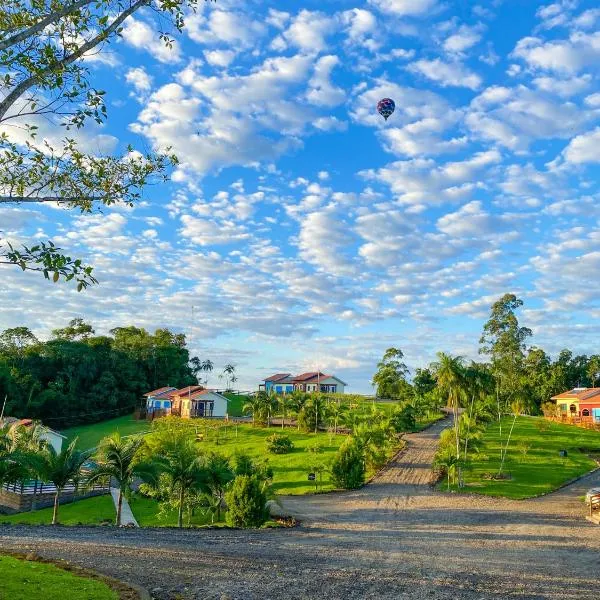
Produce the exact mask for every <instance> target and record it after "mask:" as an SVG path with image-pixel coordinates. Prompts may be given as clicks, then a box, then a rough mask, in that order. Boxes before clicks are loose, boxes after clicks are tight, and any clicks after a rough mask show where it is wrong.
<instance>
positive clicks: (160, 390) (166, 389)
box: [144, 386, 177, 398]
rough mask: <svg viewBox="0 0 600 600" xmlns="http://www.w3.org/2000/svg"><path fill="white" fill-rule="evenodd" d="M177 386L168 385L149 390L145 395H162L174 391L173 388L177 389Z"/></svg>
mask: <svg viewBox="0 0 600 600" xmlns="http://www.w3.org/2000/svg"><path fill="white" fill-rule="evenodd" d="M176 389H177V388H174V387H171V386H166V387H161V388H158V389H157V390H153V391H151V392H148V393H147V394H144V396H146V397H148V398H149V397H150V396H153V397H154V396H162V395H163V394H165V393H166V392H172V391H173V390H176Z"/></svg>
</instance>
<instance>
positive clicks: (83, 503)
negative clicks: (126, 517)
mask: <svg viewBox="0 0 600 600" xmlns="http://www.w3.org/2000/svg"><path fill="white" fill-rule="evenodd" d="M115 516H116V513H115V507H114V504H113V501H112V498H111V497H110V496H109V495H106V496H94V497H93V498H86V499H85V500H78V501H77V502H71V503H70V504H64V505H61V506H60V508H59V510H58V520H59V522H60V523H61V524H62V525H99V524H100V523H103V522H106V521H110V522H111V523H112V522H114V520H115ZM51 522H52V507H49V508H41V509H40V510H34V511H31V512H24V513H17V514H15V515H0V523H25V524H27V525H49V524H50V523H51ZM0 580H1V579H0ZM0 598H1V596H0Z"/></svg>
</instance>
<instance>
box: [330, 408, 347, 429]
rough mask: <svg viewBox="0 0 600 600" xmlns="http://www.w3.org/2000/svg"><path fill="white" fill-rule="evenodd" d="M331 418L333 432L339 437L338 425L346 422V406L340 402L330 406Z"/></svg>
mask: <svg viewBox="0 0 600 600" xmlns="http://www.w3.org/2000/svg"><path fill="white" fill-rule="evenodd" d="M328 412H329V418H330V419H331V421H332V422H333V431H334V433H335V434H336V435H337V430H338V425H339V424H340V422H341V423H343V422H344V419H345V417H346V406H345V405H344V404H342V402H341V401H340V400H338V401H337V402H332V403H331V404H330V405H329V411H328Z"/></svg>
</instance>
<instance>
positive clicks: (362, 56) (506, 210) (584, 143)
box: [0, 0, 600, 393]
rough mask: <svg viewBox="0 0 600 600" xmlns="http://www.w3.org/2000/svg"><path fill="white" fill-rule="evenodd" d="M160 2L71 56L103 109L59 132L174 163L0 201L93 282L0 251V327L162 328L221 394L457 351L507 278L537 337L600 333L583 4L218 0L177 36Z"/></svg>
mask: <svg viewBox="0 0 600 600" xmlns="http://www.w3.org/2000/svg"><path fill="white" fill-rule="evenodd" d="M156 19H157V16H156V13H154V12H151V11H149V10H147V11H142V12H138V13H136V15H135V16H134V17H133V18H130V19H129V20H128V21H127V22H126V24H125V27H124V30H123V34H122V38H121V39H119V40H118V41H116V42H114V43H112V44H111V45H109V46H107V47H105V48H104V49H103V50H102V51H101V52H100V53H96V54H94V55H92V56H90V57H88V59H87V62H88V65H89V68H90V71H91V79H92V81H93V83H94V85H96V86H97V87H99V88H101V89H104V90H106V93H107V95H106V97H107V105H108V114H109V117H108V120H107V122H106V123H105V124H104V125H102V126H88V127H86V129H85V130H84V131H83V132H82V133H80V134H79V142H80V143H81V144H82V146H83V147H85V148H86V149H87V151H89V152H93V153H99V154H100V153H108V152H123V151H124V149H125V148H126V147H127V145H128V144H132V145H133V146H135V147H136V148H138V149H140V150H142V151H147V150H155V151H164V149H165V148H167V147H171V148H172V151H173V152H174V153H175V154H177V156H178V158H179V160H180V164H179V166H178V168H177V169H176V170H175V171H174V172H173V174H172V177H171V181H170V182H168V183H165V184H161V185H156V186H152V187H151V188H149V189H147V190H146V191H145V193H144V197H143V201H142V202H140V203H139V204H138V205H137V206H136V207H135V208H133V209H129V208H123V207H116V208H110V209H104V210H103V211H102V212H95V213H94V214H91V215H82V214H79V213H76V212H73V211H67V210H65V209H64V208H60V207H56V206H44V207H36V206H35V205H27V206H26V207H25V206H4V207H2V208H0V230H2V232H3V234H2V235H3V237H4V238H6V239H9V240H11V241H13V242H16V243H18V242H26V241H31V239H33V238H35V239H44V240H45V239H52V240H53V241H54V242H55V243H56V244H58V245H59V246H61V247H62V248H63V249H64V250H65V251H67V252H68V253H69V254H70V255H72V256H77V257H80V258H84V259H85V260H86V261H88V262H89V263H90V264H92V265H93V266H94V267H95V275H96V277H97V278H98V280H99V282H100V284H99V285H98V286H95V287H94V288H93V289H88V290H86V291H83V292H81V293H77V292H76V291H75V289H74V286H72V285H70V284H65V283H61V284H51V283H48V282H46V281H44V280H43V278H42V277H40V276H39V275H37V274H34V273H21V272H20V270H17V269H12V268H2V271H1V272H0V276H1V278H2V279H1V282H2V283H1V284H0V301H1V303H2V310H1V311H0V329H4V328H7V327H14V326H17V325H27V326H28V327H30V328H31V329H32V330H33V331H34V332H35V333H36V335H38V337H40V338H41V339H44V338H45V337H47V336H48V335H49V332H50V331H51V330H52V329H53V328H56V327H59V326H63V325H65V324H66V323H67V322H68V321H69V320H70V319H72V318H74V317H83V318H84V319H86V320H88V321H90V322H91V323H92V324H93V325H94V326H95V328H96V331H97V333H106V332H107V331H108V330H109V329H111V328H113V327H117V326H125V325H136V326H139V327H145V328H148V329H150V330H153V329H155V328H157V327H168V328H171V329H173V330H175V331H177V332H184V333H186V335H187V336H188V342H189V344H190V347H191V350H192V353H193V354H196V355H198V356H199V357H200V358H202V359H207V358H210V359H211V360H212V361H213V362H214V363H215V365H216V368H217V370H218V369H220V368H221V367H222V366H223V365H224V364H226V363H227V362H231V363H233V364H235V365H236V366H237V372H238V385H239V387H240V388H241V389H255V388H256V386H257V384H258V381H259V380H260V379H262V378H264V377H265V376H268V375H270V374H273V373H277V372H290V373H297V372H302V371H307V370H316V369H317V368H319V369H320V370H322V371H324V372H327V373H333V374H335V375H337V376H338V377H340V378H341V379H343V380H344V381H346V382H347V383H348V384H349V387H348V388H347V391H348V392H361V393H369V392H371V390H372V387H371V384H370V380H371V377H372V375H373V373H374V371H375V368H376V363H377V361H378V360H379V359H380V357H381V355H382V354H383V352H384V350H385V349H386V348H387V347H390V346H395V347H399V348H401V349H402V350H403V351H404V353H405V360H406V362H407V364H408V365H409V367H410V368H411V370H413V372H414V368H416V367H419V366H425V365H426V364H427V363H429V362H430V361H432V360H434V359H435V353H436V352H437V351H445V352H450V353H452V354H461V355H464V356H465V357H468V358H477V351H478V340H479V336H480V333H481V330H482V326H483V323H484V322H485V320H486V318H487V316H488V315H489V309H490V305H491V304H492V302H494V301H495V300H496V299H497V298H499V297H500V296H502V295H503V294H504V293H506V292H512V293H515V294H517V295H518V296H519V297H520V298H522V299H523V301H524V307H523V309H521V311H520V313H519V318H520V321H521V324H523V325H526V326H528V327H530V328H531V329H533V331H534V337H533V340H532V343H534V344H536V345H538V346H541V347H543V348H544V349H545V350H546V351H548V352H549V353H551V354H552V355H554V356H555V355H556V354H557V353H558V351H559V350H560V349H562V348H564V347H569V348H571V349H572V350H573V351H574V352H575V353H593V352H598V350H599V349H598V345H597V340H598V334H599V333H600V331H599V330H600V328H599V326H598V320H599V318H600V303H599V300H598V299H599V298H600V202H599V200H600V194H599V189H600V188H599V183H598V174H599V170H600V169H599V166H600V152H599V151H598V149H599V147H600V86H599V85H598V77H599V74H600V67H599V65H600V8H598V7H597V4H596V3H595V2H586V1H577V0H562V1H558V2H554V3H547V4H546V3H544V2H534V1H533V0H496V1H491V2H490V1H488V2H481V3H479V4H478V3H477V2H473V1H467V0H454V1H451V0H448V1H443V0H367V1H363V2H359V1H356V0H353V1H351V0H327V1H326V2H325V1H321V2H317V1H316V0H304V1H303V2H297V1H295V2H292V1H279V2H265V1H262V0H261V1H258V0H245V1H243V2H242V1H241V0H218V1H217V2H216V3H206V4H205V3H204V2H200V3H199V6H198V11H197V13H196V14H192V15H189V16H188V17H187V18H186V26H185V29H184V32H183V33H182V34H178V35H175V36H174V38H175V43H174V45H173V48H172V49H168V48H165V46H164V44H163V43H162V42H161V41H160V40H159V38H158V34H157V33H156V32H157V30H158V29H159V27H160V25H159V24H157V20H156ZM383 97H390V98H393V99H394V100H395V103H396V111H395V113H394V114H393V115H392V116H391V117H390V118H389V120H388V121H387V122H386V121H384V120H383V119H382V118H381V117H380V116H379V115H378V114H377V111H376V104H377V101H378V100H379V99H381V98H383ZM9 135H17V134H15V133H14V131H13V132H9ZM62 135H64V133H63V132H62V131H61V130H60V128H57V127H55V126H53V125H52V124H51V123H47V122H43V123H40V136H41V137H46V138H47V139H49V140H50V141H52V140H57V139H59V138H60V137H61V136H62ZM213 383H215V384H216V383H217V381H214V382H213Z"/></svg>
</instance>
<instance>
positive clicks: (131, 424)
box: [61, 416, 150, 450]
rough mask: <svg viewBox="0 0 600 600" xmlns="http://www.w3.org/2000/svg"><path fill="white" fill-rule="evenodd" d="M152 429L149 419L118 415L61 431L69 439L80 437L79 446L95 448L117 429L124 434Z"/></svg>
mask: <svg viewBox="0 0 600 600" xmlns="http://www.w3.org/2000/svg"><path fill="white" fill-rule="evenodd" d="M149 430H150V424H149V423H148V422H147V421H136V420H134V419H133V418H132V417H131V416H124V417H118V418H117V419H110V420H109V421H102V422H101V423H93V424H92V425H79V426H77V427H71V428H69V429H65V430H63V431H61V433H62V434H63V435H66V436H67V438H68V440H69V441H71V440H72V439H73V438H76V437H77V438H79V441H78V442H77V446H78V447H79V448H84V449H86V450H87V449H88V448H95V447H96V446H97V445H98V444H99V442H100V440H101V439H102V438H104V437H106V436H107V435H110V434H111V433H114V432H115V431H118V432H119V433H120V434H121V435H122V436H125V435H134V434H136V433H141V432H144V431H149Z"/></svg>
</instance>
